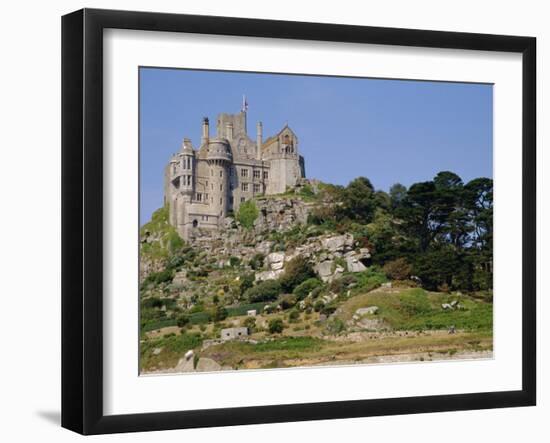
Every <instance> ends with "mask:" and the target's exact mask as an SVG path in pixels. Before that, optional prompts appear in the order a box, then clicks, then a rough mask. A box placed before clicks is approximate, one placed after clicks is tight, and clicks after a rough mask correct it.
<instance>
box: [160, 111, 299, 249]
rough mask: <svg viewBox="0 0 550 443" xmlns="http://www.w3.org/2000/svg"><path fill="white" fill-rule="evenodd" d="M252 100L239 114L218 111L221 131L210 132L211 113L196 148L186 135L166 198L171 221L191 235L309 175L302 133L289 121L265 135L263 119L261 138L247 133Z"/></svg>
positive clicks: (168, 173)
mask: <svg viewBox="0 0 550 443" xmlns="http://www.w3.org/2000/svg"><path fill="white" fill-rule="evenodd" d="M246 114H247V106H245V105H244V104H243V109H242V110H241V112H240V113H238V114H225V113H223V114H219V115H218V117H217V124H216V127H217V131H216V132H217V133H216V135H215V136H214V137H213V136H211V135H210V123H209V120H208V118H207V117H205V118H204V119H203V123H202V137H201V140H200V144H199V145H198V147H197V148H195V147H194V146H193V144H192V142H191V140H190V139H188V138H184V140H183V143H182V145H181V150H180V152H178V153H176V154H174V155H173V157H172V158H171V159H170V162H169V163H168V165H167V166H166V169H165V174H164V204H165V205H168V207H169V220H170V224H171V225H172V226H174V227H175V228H176V230H177V232H178V233H179V235H180V236H181V237H182V238H183V239H185V240H190V239H193V238H196V237H199V236H202V235H204V234H207V233H208V232H209V231H212V230H217V229H219V228H222V227H223V226H224V219H225V217H226V216H227V214H228V213H229V212H230V211H235V212H236V211H237V210H238V208H239V205H240V204H241V203H243V202H245V201H247V200H249V199H251V198H253V197H257V196H262V195H269V194H280V193H284V192H285V191H286V189H287V188H288V187H293V186H295V185H296V184H297V183H298V182H299V181H300V179H302V178H305V166H304V158H303V157H302V156H300V155H299V153H298V138H297V137H296V135H295V134H294V132H293V131H292V130H291V129H290V128H289V127H288V126H287V125H285V126H284V127H283V128H282V129H281V130H280V131H279V132H278V133H277V134H275V135H274V136H272V137H268V138H267V139H264V137H263V132H262V123H261V122H259V123H258V125H257V127H256V140H252V139H251V138H250V137H249V136H248V133H247V121H246Z"/></svg>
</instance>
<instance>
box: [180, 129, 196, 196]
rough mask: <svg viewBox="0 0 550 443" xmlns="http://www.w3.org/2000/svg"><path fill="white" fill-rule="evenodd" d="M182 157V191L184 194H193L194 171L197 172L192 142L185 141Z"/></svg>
mask: <svg viewBox="0 0 550 443" xmlns="http://www.w3.org/2000/svg"><path fill="white" fill-rule="evenodd" d="M181 152H182V155H181V157H180V170H181V176H180V190H181V192H182V193H183V194H188V195H191V194H193V185H194V183H193V182H194V170H195V151H194V150H193V146H192V145H191V140H189V139H188V138H184V139H183V143H182V147H181Z"/></svg>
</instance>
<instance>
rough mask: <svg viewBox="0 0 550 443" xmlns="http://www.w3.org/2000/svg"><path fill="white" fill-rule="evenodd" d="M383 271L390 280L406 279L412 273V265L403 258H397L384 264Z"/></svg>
mask: <svg viewBox="0 0 550 443" xmlns="http://www.w3.org/2000/svg"><path fill="white" fill-rule="evenodd" d="M383 269H384V273H385V274H386V275H387V276H388V278H390V279H392V280H406V279H407V278H409V276H410V275H411V273H412V266H411V265H410V264H409V263H408V262H407V260H406V259H404V258H402V257H401V258H398V259H396V260H392V261H389V262H387V263H386V264H385V265H384V268H383Z"/></svg>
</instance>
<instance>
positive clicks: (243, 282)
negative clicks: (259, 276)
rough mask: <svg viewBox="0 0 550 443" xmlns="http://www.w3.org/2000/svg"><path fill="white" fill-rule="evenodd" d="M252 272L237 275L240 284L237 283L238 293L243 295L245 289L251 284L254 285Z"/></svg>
mask: <svg viewBox="0 0 550 443" xmlns="http://www.w3.org/2000/svg"><path fill="white" fill-rule="evenodd" d="M254 279H255V276H254V273H253V272H251V273H248V274H243V275H241V276H240V277H239V281H240V285H239V294H240V295H243V294H244V293H245V292H246V290H247V289H250V288H251V287H252V286H254Z"/></svg>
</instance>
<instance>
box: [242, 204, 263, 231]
mask: <svg viewBox="0 0 550 443" xmlns="http://www.w3.org/2000/svg"><path fill="white" fill-rule="evenodd" d="M258 214H259V211H258V208H257V207H256V203H254V201H253V200H248V201H246V202H244V203H241V205H240V206H239V211H238V212H237V220H238V221H239V223H240V224H241V225H242V226H243V227H245V228H246V229H252V228H253V227H254V222H255V221H256V219H257V218H258Z"/></svg>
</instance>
